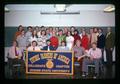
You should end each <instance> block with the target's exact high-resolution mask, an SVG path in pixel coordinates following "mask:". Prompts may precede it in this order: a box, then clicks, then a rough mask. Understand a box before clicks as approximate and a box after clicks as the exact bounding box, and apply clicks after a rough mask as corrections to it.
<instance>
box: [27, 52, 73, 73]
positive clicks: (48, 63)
mask: <svg viewBox="0 0 120 84" xmlns="http://www.w3.org/2000/svg"><path fill="white" fill-rule="evenodd" d="M26 73H28V74H29V73H30V74H70V75H72V74H73V52H72V51H68V52H58V51H49V52H48V51H27V52H26Z"/></svg>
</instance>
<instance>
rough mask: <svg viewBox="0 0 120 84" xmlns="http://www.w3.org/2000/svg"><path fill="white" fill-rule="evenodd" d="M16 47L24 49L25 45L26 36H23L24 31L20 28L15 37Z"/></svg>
mask: <svg viewBox="0 0 120 84" xmlns="http://www.w3.org/2000/svg"><path fill="white" fill-rule="evenodd" d="M17 42H18V47H19V48H20V49H21V50H22V51H24V50H26V47H27V37H26V36H25V31H24V30H22V31H21V34H20V35H19V36H18V37H17Z"/></svg>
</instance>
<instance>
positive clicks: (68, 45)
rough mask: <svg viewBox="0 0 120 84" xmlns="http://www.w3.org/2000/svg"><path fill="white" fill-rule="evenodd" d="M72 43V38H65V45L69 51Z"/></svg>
mask: <svg viewBox="0 0 120 84" xmlns="http://www.w3.org/2000/svg"><path fill="white" fill-rule="evenodd" d="M73 43H74V37H73V36H67V37H66V45H67V47H68V48H69V50H71V48H72V46H73Z"/></svg>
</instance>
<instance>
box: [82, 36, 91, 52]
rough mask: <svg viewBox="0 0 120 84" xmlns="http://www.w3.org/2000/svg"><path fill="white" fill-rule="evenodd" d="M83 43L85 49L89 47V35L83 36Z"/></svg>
mask: <svg viewBox="0 0 120 84" xmlns="http://www.w3.org/2000/svg"><path fill="white" fill-rule="evenodd" d="M81 43H82V47H84V48H85V50H86V49H88V44H89V38H88V36H87V35H84V36H82V39H81Z"/></svg>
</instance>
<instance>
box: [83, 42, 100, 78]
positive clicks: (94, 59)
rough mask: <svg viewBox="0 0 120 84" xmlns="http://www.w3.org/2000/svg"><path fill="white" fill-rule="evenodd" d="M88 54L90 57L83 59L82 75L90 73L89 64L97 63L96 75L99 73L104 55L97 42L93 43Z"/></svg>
mask: <svg viewBox="0 0 120 84" xmlns="http://www.w3.org/2000/svg"><path fill="white" fill-rule="evenodd" d="M88 55H89V59H88V58H84V59H83V65H82V66H83V67H82V71H83V75H82V76H85V75H87V74H88V66H87V65H88V64H95V77H96V76H98V73H99V62H100V59H101V56H102V52H101V50H100V49H99V48H97V44H96V42H93V43H92V48H90V49H89V51H88Z"/></svg>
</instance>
